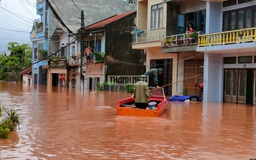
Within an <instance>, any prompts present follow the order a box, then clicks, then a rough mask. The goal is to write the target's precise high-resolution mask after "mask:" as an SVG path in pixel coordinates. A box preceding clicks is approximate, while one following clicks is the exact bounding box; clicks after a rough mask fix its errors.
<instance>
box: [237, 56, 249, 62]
mask: <svg viewBox="0 0 256 160" xmlns="http://www.w3.org/2000/svg"><path fill="white" fill-rule="evenodd" d="M238 63H252V56H241V57H238Z"/></svg>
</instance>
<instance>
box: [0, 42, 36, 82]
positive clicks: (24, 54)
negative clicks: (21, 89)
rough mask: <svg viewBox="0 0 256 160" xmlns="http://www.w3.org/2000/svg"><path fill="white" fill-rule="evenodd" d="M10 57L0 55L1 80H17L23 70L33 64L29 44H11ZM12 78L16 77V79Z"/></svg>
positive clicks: (9, 47) (9, 48)
mask: <svg viewBox="0 0 256 160" xmlns="http://www.w3.org/2000/svg"><path fill="white" fill-rule="evenodd" d="M8 50H9V51H10V55H9V56H4V55H0V80H4V79H5V80H12V81H13V80H17V79H18V78H17V77H19V73H20V72H21V70H22V69H24V68H26V67H28V66H30V65H31V63H32V51H31V48H30V47H29V45H28V44H21V45H19V43H17V42H9V46H8ZM9 75H11V77H15V78H14V79H13V78H11V79H10V76H9Z"/></svg>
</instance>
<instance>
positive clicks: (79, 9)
mask: <svg viewBox="0 0 256 160" xmlns="http://www.w3.org/2000/svg"><path fill="white" fill-rule="evenodd" d="M71 1H72V2H73V4H74V5H75V6H76V8H77V9H78V10H79V11H81V9H80V8H79V7H78V6H77V5H76V3H75V2H74V0H71Z"/></svg>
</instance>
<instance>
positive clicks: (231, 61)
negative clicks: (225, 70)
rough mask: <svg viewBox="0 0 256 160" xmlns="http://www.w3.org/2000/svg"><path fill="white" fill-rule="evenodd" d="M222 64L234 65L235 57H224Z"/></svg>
mask: <svg viewBox="0 0 256 160" xmlns="http://www.w3.org/2000/svg"><path fill="white" fill-rule="evenodd" d="M224 64H236V57H224Z"/></svg>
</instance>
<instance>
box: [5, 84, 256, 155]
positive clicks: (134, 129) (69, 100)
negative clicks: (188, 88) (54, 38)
mask: <svg viewBox="0 0 256 160" xmlns="http://www.w3.org/2000/svg"><path fill="white" fill-rule="evenodd" d="M129 96H131V94H129V93H123V92H109V91H96V92H90V91H83V92H81V91H80V90H75V89H66V88H55V87H48V88H47V87H45V86H22V85H21V84H18V83H17V84H9V83H4V82H0V97H1V101H0V104H1V105H4V106H8V107H13V108H14V109H17V110H18V113H19V114H20V115H21V118H22V124H21V125H20V126H19V128H18V129H17V132H12V134H11V137H10V139H8V140H3V139H0V144H1V145H0V159H72V160H73V159H97V160H98V159H171V160H172V159H179V160H180V159H190V160H191V159H195V160H198V159H214V160H216V159H223V160H224V159H225V160H226V159H250V158H256V111H255V107H254V106H246V105H238V104H227V103H225V104H222V103H201V102H190V103H184V102H169V104H168V106H167V110H166V111H165V112H164V113H163V115H162V116H161V117H159V118H153V117H129V116H118V115H117V114H116V110H115V105H116V102H117V100H118V99H122V98H126V97H129Z"/></svg>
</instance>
